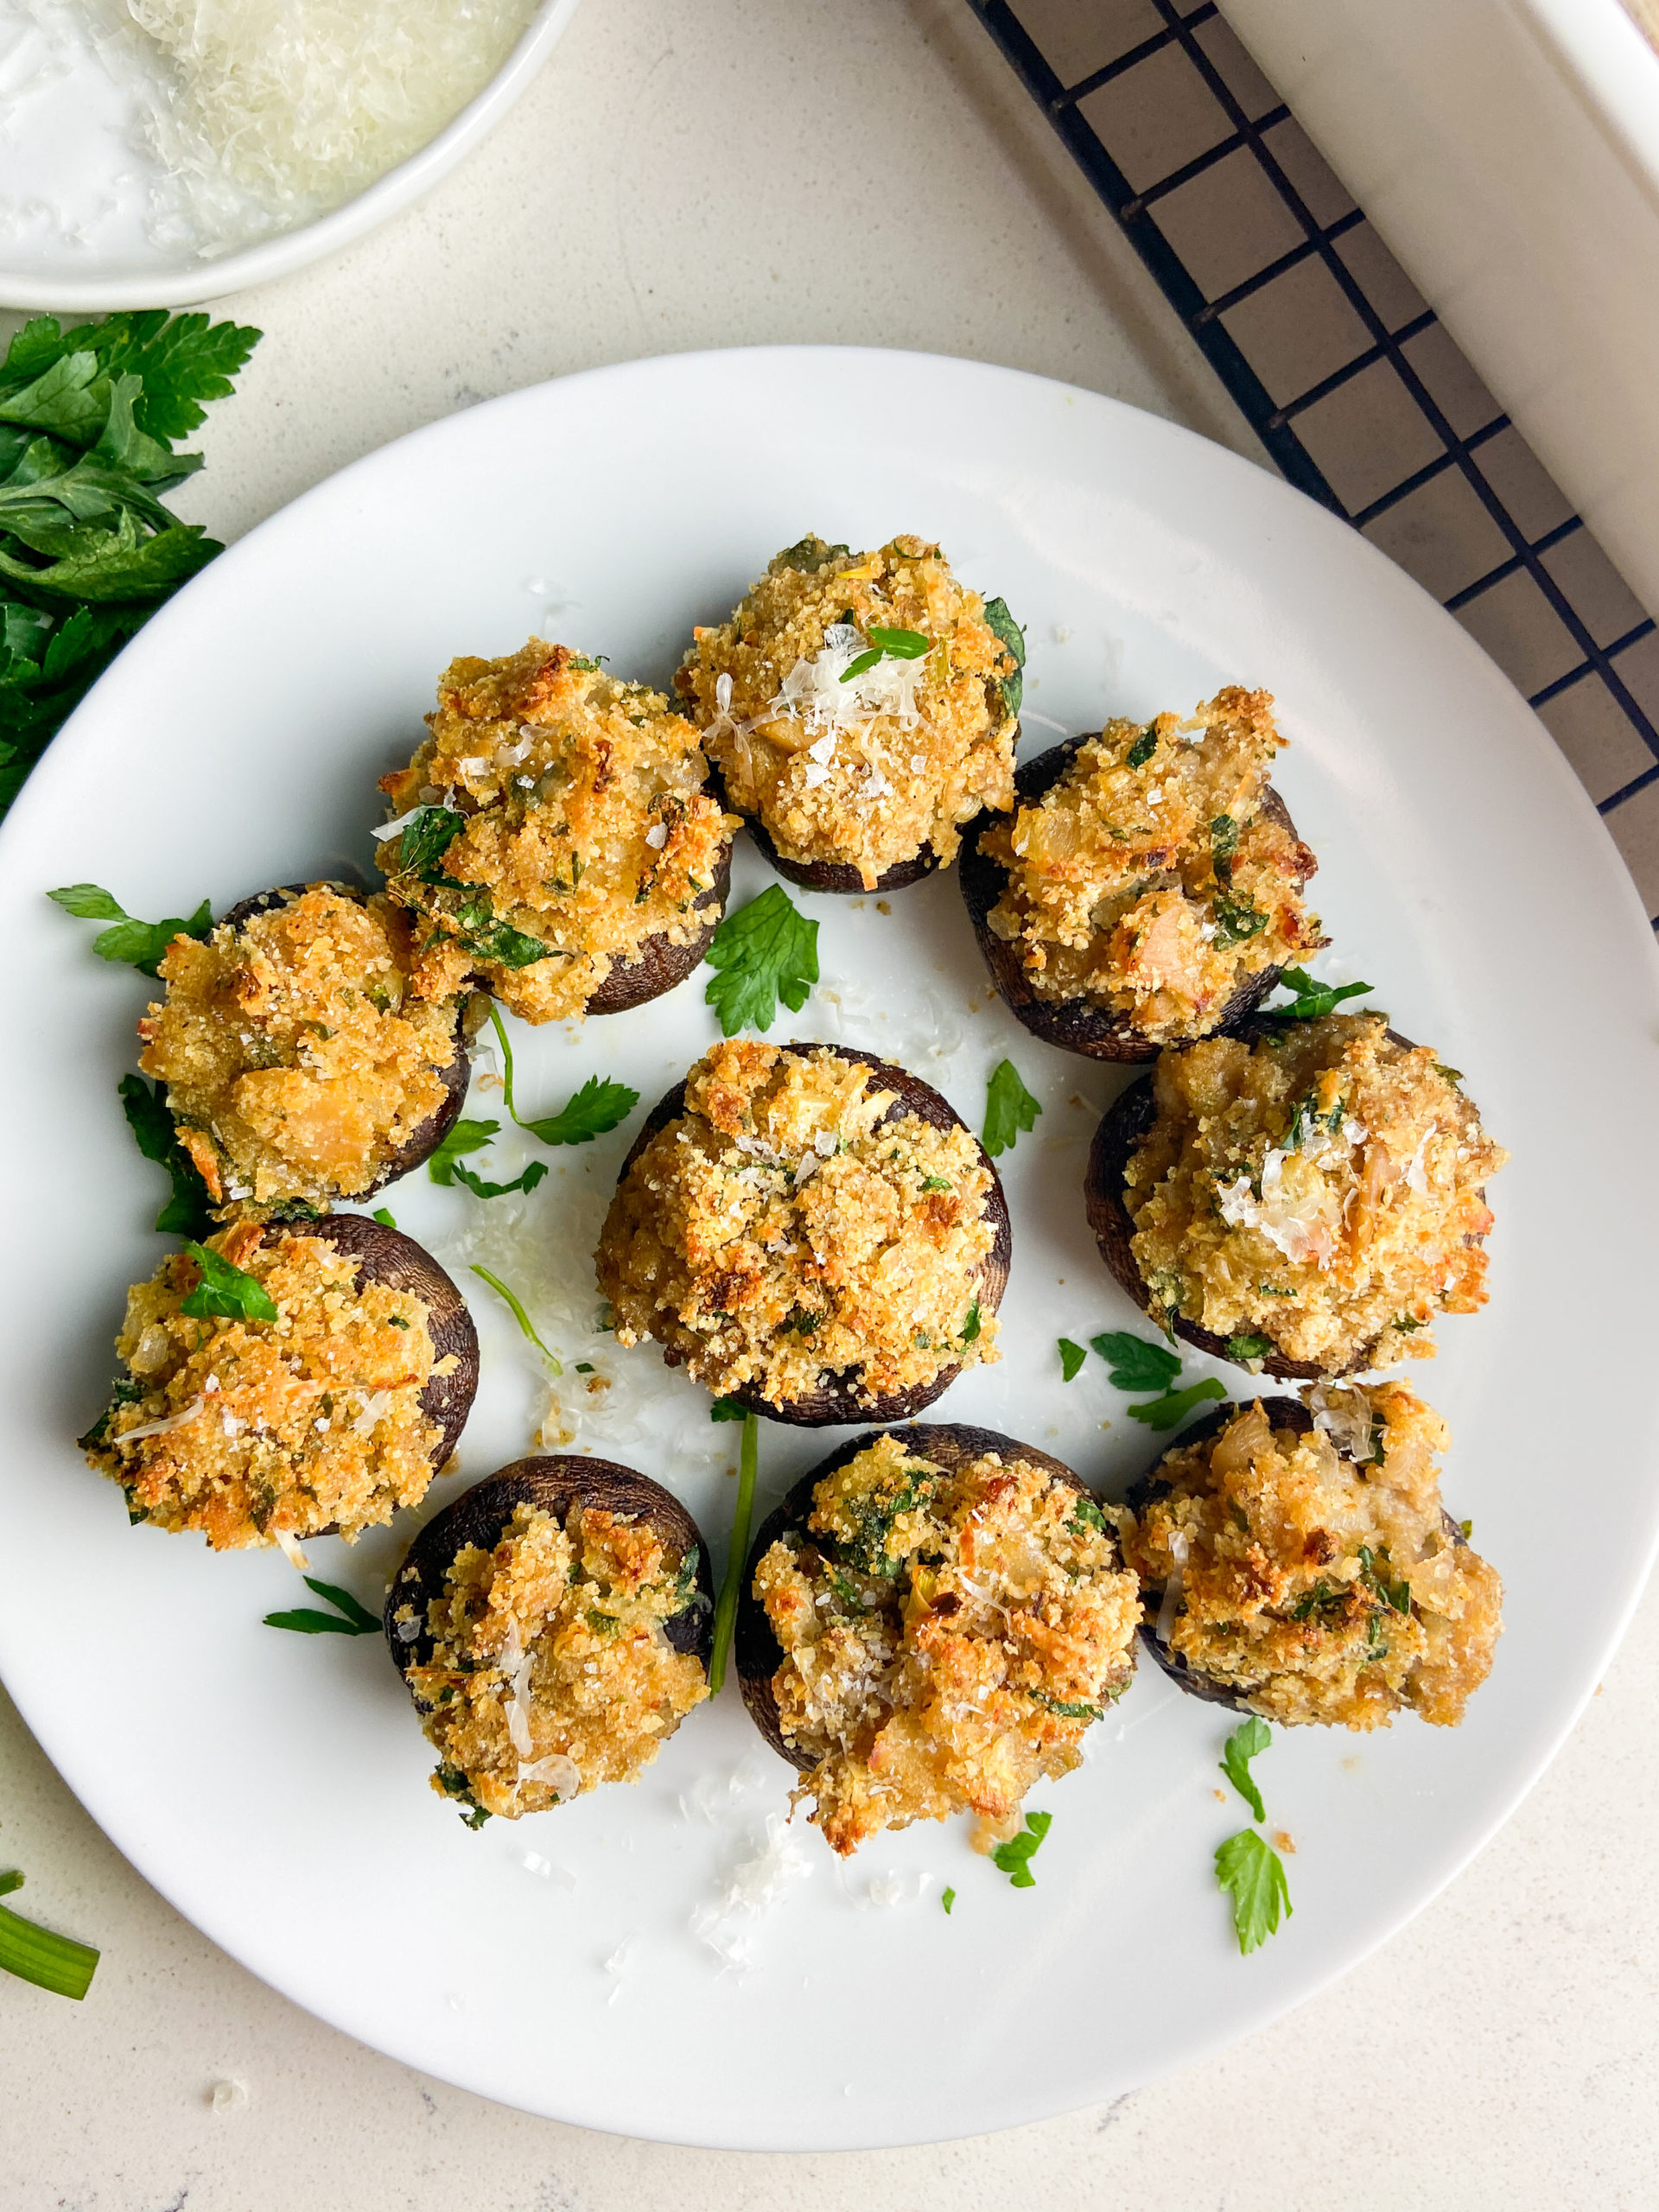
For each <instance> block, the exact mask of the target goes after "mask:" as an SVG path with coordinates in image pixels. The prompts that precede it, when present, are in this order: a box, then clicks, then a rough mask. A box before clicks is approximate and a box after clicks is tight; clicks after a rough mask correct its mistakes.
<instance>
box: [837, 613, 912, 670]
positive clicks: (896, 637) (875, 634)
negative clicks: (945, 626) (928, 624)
mask: <svg viewBox="0 0 1659 2212" xmlns="http://www.w3.org/2000/svg"><path fill="white" fill-rule="evenodd" d="M864 634H865V636H866V637H867V638H868V639H869V641H870V645H869V650H868V652H861V653H859V654H858V655H857V656H856V657H855V658H854V659H852V660H850V661H849V663H848V664H847V666H846V667H845V668H844V669H843V670H842V676H841V680H842V683H851V682H852V681H853V679H854V677H857V676H862V675H863V674H864V673H865V671H866V670H868V669H872V668H874V666H875V664H876V663H877V661H879V660H920V658H922V655H923V654H924V653H925V652H931V651H932V647H933V640H932V639H931V638H925V637H924V636H923V635H922V633H921V632H920V631H919V630H887V629H883V628H882V626H881V625H880V623H879V622H872V623H871V625H870V626H869V628H868V630H867V631H866V632H864Z"/></svg>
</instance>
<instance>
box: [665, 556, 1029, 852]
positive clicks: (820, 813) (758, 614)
mask: <svg viewBox="0 0 1659 2212" xmlns="http://www.w3.org/2000/svg"><path fill="white" fill-rule="evenodd" d="M1024 659H1025V646H1024V643H1023V640H1022V639H1021V637H1020V630H1019V626H1018V625H1017V624H1016V623H1015V622H1014V618H1013V616H1012V615H1011V614H1010V613H1008V610H1007V607H1006V606H1004V604H1003V603H1002V601H1001V600H992V601H989V602H987V601H984V600H982V598H981V597H980V595H979V594H978V593H977V592H975V591H969V589H968V588H966V587H965V586H964V585H962V584H960V583H958V582H957V579H956V577H955V576H954V575H952V574H951V571H950V563H949V562H948V561H946V560H945V559H944V556H943V555H942V554H941V553H940V551H939V549H938V546H937V545H931V544H929V543H927V541H926V540H925V539H924V538H920V537H895V538H893V539H890V540H889V542H888V543H887V544H886V545H883V546H881V547H880V548H879V549H878V550H876V551H874V552H873V553H850V552H849V550H848V549H847V548H846V547H845V546H844V545H827V544H825V543H824V542H823V539H822V538H821V537H804V538H803V539H802V540H801V542H800V543H799V544H798V545H791V547H789V549H788V550H786V551H785V552H782V553H780V554H779V556H778V557H777V558H776V560H774V561H773V562H772V564H771V566H770V567H769V568H768V569H767V570H766V575H764V576H762V577H761V578H760V581H759V582H758V583H756V584H754V585H753V587H752V588H751V589H750V590H749V592H748V594H747V596H746V597H745V598H744V600H743V601H741V604H740V605H739V607H738V608H737V610H736V612H735V613H734V614H733V616H732V618H731V620H729V621H728V622H722V623H719V624H717V625H715V626H711V627H709V628H708V629H699V630H698V631H696V633H695V636H694V641H693V644H692V646H691V650H690V652H689V653H688V654H687V655H686V658H685V660H684V662H683V664H682V666H681V669H680V671H679V674H678V675H677V677H676V678H675V685H676V688H677V690H678V692H679V694H680V696H682V698H683V699H685V700H686V701H687V702H688V703H689V708H690V713H691V715H692V717H693V719H694V720H695V721H696V724H697V726H698V728H699V729H701V731H702V738H703V745H704V747H705V749H706V751H707V753H708V754H709V760H710V761H711V763H712V764H713V766H714V767H715V771H716V772H717V773H718V775H719V777H720V779H721V787H722V789H723V790H724V791H725V794H726V798H727V800H728V804H731V805H732V806H734V807H735V808H736V810H737V811H738V812H739V813H740V814H741V816H742V817H743V818H744V819H745V821H747V823H748V825H749V828H750V830H751V832H752V833H753V836H754V838H755V841H756V842H757V843H758V844H759V845H760V849H761V850H762V851H763V852H764V853H765V854H766V857H767V858H768V859H769V860H770V861H772V865H773V866H774V867H775V868H777V869H778V870H779V873H780V874H784V875H786V876H788V877H789V879H790V880H791V882H795V883H800V884H804V885H806V886H807V887H809V888H810V889H812V890H816V891H883V890H893V889H895V888H897V887H899V886H900V885H902V884H906V883H912V882H914V881H915V880H916V879H917V877H918V876H922V875H925V874H928V873H929V871H930V870H931V869H933V868H941V867H945V866H948V865H949V863H950V861H951V860H952V859H954V857H955V855H956V851H957V845H958V844H959V842H961V825H962V824H963V823H964V822H969V821H971V820H972V819H973V817H974V816H975V815H976V814H977V813H978V812H979V810H980V809H981V808H982V807H986V806H989V807H1006V806H1007V805H1008V804H1009V803H1010V800H1011V798H1012V795H1013V775H1014V742H1015V740H1016V738H1017V737H1018V735H1019V720H1018V716H1019V709H1020V667H1021V664H1023V662H1024Z"/></svg>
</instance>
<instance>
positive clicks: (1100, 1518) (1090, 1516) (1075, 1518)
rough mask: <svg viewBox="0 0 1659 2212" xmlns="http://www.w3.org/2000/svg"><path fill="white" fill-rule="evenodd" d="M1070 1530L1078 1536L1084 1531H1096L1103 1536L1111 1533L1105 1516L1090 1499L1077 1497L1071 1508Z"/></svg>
mask: <svg viewBox="0 0 1659 2212" xmlns="http://www.w3.org/2000/svg"><path fill="white" fill-rule="evenodd" d="M1071 1529H1072V1533H1073V1534H1074V1535H1079V1536H1080V1535H1082V1534H1083V1532H1084V1529H1098V1530H1099V1531H1100V1533H1101V1535H1103V1536H1109V1535H1110V1534H1111V1533H1112V1532H1111V1529H1109V1526H1108V1525H1107V1521H1106V1516H1105V1515H1104V1514H1103V1512H1102V1511H1101V1510H1100V1508H1099V1506H1097V1505H1096V1503H1095V1501H1094V1499H1093V1498H1092V1497H1079V1498H1078V1500H1077V1503H1076V1504H1075V1505H1074V1506H1073V1507H1072V1508H1071Z"/></svg>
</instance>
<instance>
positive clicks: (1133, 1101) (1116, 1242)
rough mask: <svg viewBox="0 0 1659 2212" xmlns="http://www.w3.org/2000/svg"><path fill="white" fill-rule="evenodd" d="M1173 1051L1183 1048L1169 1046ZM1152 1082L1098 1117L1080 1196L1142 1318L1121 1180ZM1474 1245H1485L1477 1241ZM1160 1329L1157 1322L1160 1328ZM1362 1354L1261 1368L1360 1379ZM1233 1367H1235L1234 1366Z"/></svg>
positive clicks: (1295, 1377) (1213, 1341)
mask: <svg viewBox="0 0 1659 2212" xmlns="http://www.w3.org/2000/svg"><path fill="white" fill-rule="evenodd" d="M1279 1033H1281V1032H1280V1027H1279V1025H1278V1024H1277V1023H1274V1022H1269V1021H1268V1020H1265V1019H1261V1018H1258V1019H1255V1020H1246V1021H1243V1022H1241V1023H1240V1024H1239V1025H1238V1027H1237V1028H1236V1031H1235V1032H1234V1034H1235V1035H1236V1036H1237V1038H1238V1039H1239V1040H1240V1042H1241V1043H1243V1044H1245V1045H1250V1046H1255V1045H1257V1044H1260V1043H1261V1042H1262V1040H1263V1039H1265V1038H1268V1037H1271V1036H1274V1035H1276V1034H1279ZM1388 1034H1389V1039H1391V1041H1392V1042H1393V1043H1395V1044H1396V1045H1400V1046H1403V1047H1404V1048H1405V1050H1406V1051H1407V1052H1411V1051H1412V1050H1414V1046H1413V1045H1412V1042H1411V1039H1410V1038H1409V1037H1402V1035H1401V1034H1400V1032H1399V1031H1398V1030H1397V1029H1390V1030H1389V1033H1388ZM1167 1049H1168V1050H1170V1051H1172V1052H1179V1051H1182V1050H1183V1049H1185V1048H1184V1047H1182V1046H1169V1047H1168V1048H1167ZM1153 1084H1154V1077H1151V1076H1149V1075H1144V1076H1142V1077H1141V1079H1140V1080H1139V1082H1137V1083H1132V1084H1130V1085H1129V1087H1128V1090H1124V1091H1122V1092H1120V1094H1119V1095H1118V1096H1117V1097H1116V1098H1115V1099H1114V1100H1113V1102H1112V1103H1111V1104H1110V1105H1109V1107H1108V1108H1107V1109H1106V1111H1105V1113H1104V1114H1103V1116H1101V1122H1100V1127H1099V1128H1097V1129H1096V1131H1095V1135H1094V1141H1093V1143H1092V1144H1091V1145H1090V1147H1089V1165H1088V1167H1087V1169H1086V1170H1085V1172H1084V1181H1083V1192H1084V1207H1085V1210H1086V1211H1087V1213H1088V1217H1089V1226H1090V1229H1092V1230H1094V1232H1095V1242H1096V1243H1097V1244H1098V1245H1099V1247H1100V1254H1101V1257H1102V1258H1103V1260H1104V1261H1105V1262H1106V1265H1107V1266H1108V1268H1110V1270H1111V1272H1112V1274H1113V1275H1114V1276H1115V1277H1116V1280H1117V1281H1118V1282H1119V1283H1121V1284H1122V1287H1123V1288H1124V1289H1125V1290H1127V1291H1128V1294H1129V1296H1130V1297H1131V1298H1132V1299H1133V1300H1135V1304H1136V1305H1137V1306H1139V1307H1140V1308H1141V1312H1142V1313H1146V1314H1147V1315H1151V1313H1152V1294H1151V1292H1150V1291H1149V1290H1148V1289H1147V1286H1146V1284H1145V1283H1144V1282H1143V1281H1141V1270H1140V1268H1138V1267H1137V1266H1136V1265H1135V1254H1134V1251H1133V1249H1131V1245H1130V1239H1131V1238H1132V1237H1133V1236H1134V1235H1135V1224H1134V1223H1133V1222H1132V1221H1131V1220H1130V1218H1129V1211H1128V1207H1127V1206H1126V1205H1124V1203H1123V1185H1124V1177H1125V1174H1126V1173H1127V1171H1128V1164H1129V1160H1130V1159H1131V1158H1132V1156H1133V1155H1134V1154H1135V1152H1136V1151H1138V1149H1139V1148H1140V1146H1141V1142H1142V1141H1143V1140H1144V1138H1145V1137H1146V1135H1147V1131H1148V1130H1149V1129H1150V1128H1151V1127H1152V1125H1153V1123H1154V1121H1155V1120H1156V1119H1157V1117H1158V1109H1157V1103H1156V1100H1155V1098H1154V1093H1153ZM1471 1241H1472V1242H1474V1243H1481V1242H1482V1241H1483V1240H1482V1239H1480V1238H1478V1237H1476V1238H1474V1239H1472V1240H1471ZM1162 1325H1163V1324H1162V1322H1161V1320H1160V1322H1159V1326H1160V1327H1161V1326H1162ZM1172 1325H1173V1329H1174V1331H1175V1333H1176V1335H1177V1336H1178V1337H1179V1338H1181V1340H1182V1341H1183V1343H1185V1344H1192V1346H1193V1347H1194V1349H1195V1350H1197V1351H1205V1352H1208V1353H1209V1355H1210V1357H1211V1358H1212V1359H1228V1360H1230V1359H1231V1358H1232V1355H1231V1354H1230V1352H1229V1351H1228V1349H1227V1339H1226V1338H1225V1337H1218V1336H1217V1334H1216V1332H1215V1331H1214V1330H1213V1329H1201V1328H1200V1327H1199V1326H1198V1323H1197V1322H1196V1321H1189V1320H1187V1319H1185V1316H1184V1315H1182V1314H1179V1313H1177V1314H1175V1315H1174V1316H1173V1321H1172ZM1233 1364H1234V1365H1235V1366H1236V1364H1237V1362H1236V1361H1233ZM1261 1365H1262V1369H1263V1370H1264V1371H1265V1372H1266V1373H1268V1375H1276V1376H1279V1377H1280V1378H1281V1381H1284V1382H1296V1383H1319V1382H1332V1381H1334V1380H1336V1378H1337V1377H1338V1376H1342V1375H1358V1374H1362V1373H1363V1371H1364V1370H1365V1369H1366V1368H1367V1367H1368V1366H1369V1365H1370V1361H1369V1360H1368V1359H1367V1357H1366V1356H1365V1354H1364V1352H1363V1351H1361V1352H1359V1353H1358V1354H1357V1355H1356V1356H1355V1357H1354V1358H1353V1359H1351V1361H1350V1362H1349V1363H1348V1364H1347V1366H1346V1367H1341V1368H1325V1367H1319V1366H1316V1365H1315V1364H1314V1363H1313V1361H1312V1360H1306V1359H1288V1358H1287V1357H1286V1356H1285V1355H1284V1353H1282V1352H1281V1351H1278V1350H1277V1349H1276V1348H1275V1349H1274V1351H1270V1352H1268V1353H1267V1354H1265V1355H1264V1357H1262V1361H1261Z"/></svg>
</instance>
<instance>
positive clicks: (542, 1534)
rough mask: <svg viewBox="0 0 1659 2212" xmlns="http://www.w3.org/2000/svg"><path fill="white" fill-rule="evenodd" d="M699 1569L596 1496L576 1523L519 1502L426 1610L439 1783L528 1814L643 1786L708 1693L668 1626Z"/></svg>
mask: <svg viewBox="0 0 1659 2212" xmlns="http://www.w3.org/2000/svg"><path fill="white" fill-rule="evenodd" d="M696 1565H697V1561H696V1552H695V1550H694V1551H693V1552H692V1553H691V1554H690V1555H688V1556H686V1557H682V1556H681V1554H680V1553H679V1551H678V1549H677V1547H674V1546H671V1545H667V1544H665V1543H664V1541H663V1539H662V1538H661V1537H660V1536H659V1535H658V1533H657V1532H656V1530H655V1529H653V1528H652V1526H651V1525H650V1523H649V1522H646V1521H645V1520H644V1519H632V1518H628V1517H626V1516H619V1515H616V1514H613V1513H609V1512H606V1511H604V1510H601V1508H599V1507H596V1506H581V1505H578V1506H575V1507H573V1508H572V1509H571V1511H570V1514H569V1518H568V1520H567V1521H566V1522H565V1523H564V1524H563V1525H561V1524H560V1522H558V1520H557V1519H556V1517H555V1516H553V1515H552V1514H551V1513H550V1512H549V1511H548V1510H546V1509H545V1507H543V1506H539V1505H531V1504H520V1505H518V1506H516V1507H515V1508H514V1509H513V1515H512V1521H511V1522H509V1524H508V1526H507V1528H506V1529H505V1532H504V1533H503V1535H502V1537H501V1540H500V1541H499V1543H498V1544H497V1545H496V1546H495V1548H494V1549H493V1551H487V1552H486V1551H484V1550H482V1549H480V1547H479V1546H478V1545H476V1544H468V1545H467V1546H466V1547H465V1548H464V1549H462V1550H461V1551H460V1552H458V1553H457V1554H456V1555H455V1557H454V1560H453V1561H452V1563H451V1565H450V1567H449V1571H448V1574H447V1575H446V1576H445V1578H444V1587H443V1594H442V1596H441V1597H436V1598H434V1599H432V1600H431V1602H430V1604H429V1605H428V1607H427V1620H426V1626H427V1628H428V1630H429V1632H430V1634H431V1636H432V1638H433V1643H432V1650H431V1655H430V1657H429V1660H428V1662H427V1663H426V1664H425V1665H424V1666H420V1667H414V1668H411V1669H410V1674H409V1684H410V1688H411V1690H413V1692H414V1694H415V1697H416V1702H417V1704H418V1705H419V1706H420V1707H421V1710H422V1714H423V1720H422V1726H423V1727H424V1729H425V1731H426V1734H427V1738H428V1739H429V1742H430V1743H431V1745H433V1747H434V1749H435V1751H437V1753H438V1756H439V1760H440V1764H439V1767H438V1770H437V1772H436V1773H435V1775H434V1776H433V1777H432V1787H433V1789H435V1790H436V1791H438V1793H439V1794H440V1795H441V1796H448V1797H463V1796H464V1797H466V1798H467V1799H469V1800H470V1802H472V1803H474V1805H476V1806H479V1807H480V1808H482V1809H483V1810H484V1811H485V1812H486V1813H493V1814H497V1815H500V1816H501V1817H503V1818H505V1819H506V1820H516V1819H518V1816H519V1815H521V1814H524V1813H538V1812H543V1811H545V1810H546V1809H547V1808H548V1807H549V1806H551V1805H558V1804H565V1803H568V1802H569V1801H570V1799H571V1798H573V1797H575V1796H580V1795H581V1794H582V1793H583V1792H585V1791H587V1790H591V1789H597V1788H598V1786H599V1785H600V1783H604V1782H637V1781H638V1780H639V1777H640V1776H641V1774H643V1773H644V1771H645V1769H646V1767H648V1766H649V1765H650V1764H651V1762H652V1760H653V1759H654V1758H656V1756H657V1754H658V1751H660V1750H661V1749H662V1747H663V1745H664V1744H665V1743H666V1742H667V1741H668V1738H670V1737H671V1735H672V1734H673V1732H674V1731H675V1730H676V1729H677V1727H678V1726H679V1725H680V1723H681V1721H682V1720H683V1719H684V1718H685V1716H686V1714H687V1713H690V1711H691V1709H692V1707H694V1706H696V1705H699V1704H701V1703H702V1700H703V1699H704V1698H706V1697H707V1696H708V1694H709V1684H708V1680H707V1677H706V1676H705V1675H704V1673H703V1669H702V1662H701V1660H699V1659H697V1658H696V1657H695V1656H693V1655H692V1654H690V1653H689V1652H681V1651H677V1650H676V1649H674V1647H673V1645H672V1644H671V1643H670V1642H669V1640H668V1637H667V1634H666V1632H665V1630H664V1623H665V1622H666V1621H668V1620H670V1619H671V1618H672V1617H673V1616H674V1615H675V1614H677V1613H680V1612H683V1611H684V1610H685V1607H686V1604H687V1601H688V1598H689V1597H690V1595H691V1594H692V1592H693V1590H694V1578H695V1575H696ZM405 1614H406V1615H407V1617H409V1618H413V1616H412V1611H411V1609H408V1608H406V1609H405Z"/></svg>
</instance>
